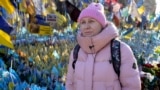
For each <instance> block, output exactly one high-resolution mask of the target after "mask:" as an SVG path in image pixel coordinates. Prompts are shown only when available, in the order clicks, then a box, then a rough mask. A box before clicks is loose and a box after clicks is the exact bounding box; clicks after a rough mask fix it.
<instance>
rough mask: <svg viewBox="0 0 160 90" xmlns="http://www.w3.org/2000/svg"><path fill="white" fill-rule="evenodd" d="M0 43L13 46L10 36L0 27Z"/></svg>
mask: <svg viewBox="0 0 160 90" xmlns="http://www.w3.org/2000/svg"><path fill="white" fill-rule="evenodd" d="M0 44H1V45H4V46H6V47H9V48H11V49H13V48H14V46H13V43H12V41H11V39H10V36H9V35H8V34H7V33H5V32H4V31H3V30H1V29H0Z"/></svg>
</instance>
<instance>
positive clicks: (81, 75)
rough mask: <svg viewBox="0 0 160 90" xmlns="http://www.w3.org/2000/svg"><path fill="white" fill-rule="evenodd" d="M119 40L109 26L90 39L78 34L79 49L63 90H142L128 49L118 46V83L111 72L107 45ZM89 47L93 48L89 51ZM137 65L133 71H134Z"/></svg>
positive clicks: (122, 44) (70, 62)
mask: <svg viewBox="0 0 160 90" xmlns="http://www.w3.org/2000/svg"><path fill="white" fill-rule="evenodd" d="M117 36H118V32H117V28H116V27H115V25H113V24H109V25H108V26H107V27H106V28H105V29H104V30H103V31H102V32H101V33H99V34H98V35H96V36H93V37H83V36H81V34H80V33H79V34H78V35H77V40H78V43H79V45H80V47H81V48H80V50H79V53H78V59H77V62H76V65H75V70H74V69H73V67H72V62H73V51H72V52H71V55H70V61H69V65H68V72H67V80H66V90H141V80H140V76H139V71H138V67H137V63H136V59H135V57H134V55H133V52H132V50H131V48H130V47H129V46H128V45H127V44H125V43H123V42H121V47H120V48H121V67H120V82H121V84H122V87H121V86H120V82H119V80H118V76H117V74H116V73H115V71H114V69H113V65H112V63H110V62H109V60H111V51H110V49H111V48H110V42H111V40H112V39H113V38H116V37H117ZM89 46H94V47H93V48H89ZM135 65H136V68H135Z"/></svg>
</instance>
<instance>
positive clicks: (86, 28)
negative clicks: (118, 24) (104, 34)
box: [79, 17, 102, 37]
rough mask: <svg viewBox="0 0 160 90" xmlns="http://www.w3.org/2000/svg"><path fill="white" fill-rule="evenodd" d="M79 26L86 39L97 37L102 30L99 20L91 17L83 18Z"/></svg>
mask: <svg viewBox="0 0 160 90" xmlns="http://www.w3.org/2000/svg"><path fill="white" fill-rule="evenodd" d="M79 25H80V30H81V33H82V35H83V36H84V37H91V36H95V35H97V34H98V33H100V32H101V30H102V25H101V24H100V23H99V22H98V21H97V20H95V19H93V18H90V17H85V18H82V20H81V21H80V23H79Z"/></svg>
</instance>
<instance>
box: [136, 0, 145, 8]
mask: <svg viewBox="0 0 160 90" xmlns="http://www.w3.org/2000/svg"><path fill="white" fill-rule="evenodd" d="M143 2H144V0H139V1H138V2H137V8H139V7H140V6H142V5H143Z"/></svg>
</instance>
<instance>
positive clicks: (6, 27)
mask: <svg viewBox="0 0 160 90" xmlns="http://www.w3.org/2000/svg"><path fill="white" fill-rule="evenodd" d="M0 29H1V30H3V31H4V32H5V33H7V34H10V33H11V32H12V31H13V27H12V26H11V25H10V24H9V23H8V22H7V21H6V20H5V19H4V18H3V17H2V16H1V15H0Z"/></svg>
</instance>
